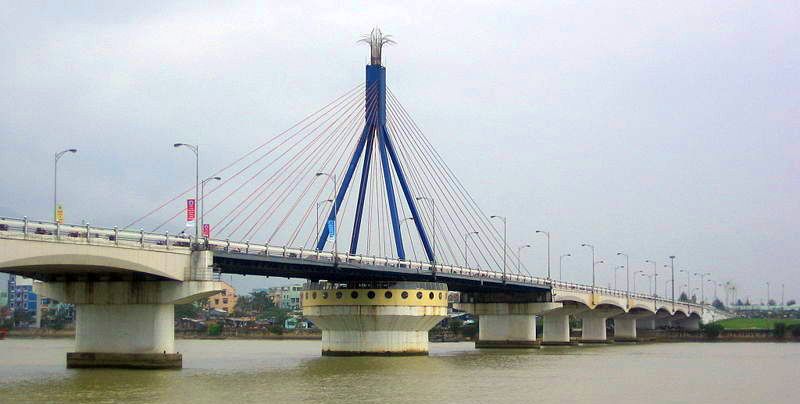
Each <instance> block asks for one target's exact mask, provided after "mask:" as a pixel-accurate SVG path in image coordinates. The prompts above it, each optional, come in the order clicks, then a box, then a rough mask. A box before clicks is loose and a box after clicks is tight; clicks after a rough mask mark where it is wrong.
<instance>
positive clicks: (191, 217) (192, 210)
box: [186, 199, 197, 222]
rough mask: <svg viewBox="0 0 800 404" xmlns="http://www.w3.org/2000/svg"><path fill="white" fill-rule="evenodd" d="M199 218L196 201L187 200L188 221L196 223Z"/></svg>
mask: <svg viewBox="0 0 800 404" xmlns="http://www.w3.org/2000/svg"><path fill="white" fill-rule="evenodd" d="M196 218H197V208H196V205H195V203H194V199H187V200H186V221H187V222H194V221H195V219H196Z"/></svg>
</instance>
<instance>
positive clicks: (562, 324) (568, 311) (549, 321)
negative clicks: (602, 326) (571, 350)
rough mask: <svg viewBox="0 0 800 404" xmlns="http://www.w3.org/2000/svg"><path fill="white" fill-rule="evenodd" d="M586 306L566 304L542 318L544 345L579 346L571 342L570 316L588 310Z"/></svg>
mask: <svg viewBox="0 0 800 404" xmlns="http://www.w3.org/2000/svg"><path fill="white" fill-rule="evenodd" d="M588 309H589V308H588V307H586V306H578V305H575V304H569V303H564V306H563V307H561V308H559V309H555V310H551V311H548V312H547V313H545V314H544V315H543V317H542V328H543V330H542V345H555V346H558V345H577V343H573V342H571V341H570V335H569V334H570V328H569V316H570V315H576V314H577V313H580V312H583V311H586V310H588Z"/></svg>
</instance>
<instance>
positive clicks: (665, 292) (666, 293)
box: [664, 279, 673, 296]
mask: <svg viewBox="0 0 800 404" xmlns="http://www.w3.org/2000/svg"><path fill="white" fill-rule="evenodd" d="M672 283H673V282H672V280H671V279H670V280H668V281H666V282H664V296H669V293H668V292H667V290H668V289H667V285H670V286H671V284H672Z"/></svg>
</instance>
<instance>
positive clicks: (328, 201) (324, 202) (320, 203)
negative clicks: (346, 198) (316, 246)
mask: <svg viewBox="0 0 800 404" xmlns="http://www.w3.org/2000/svg"><path fill="white" fill-rule="evenodd" d="M331 202H333V199H326V200H324V201H319V202H317V224H316V227H315V229H316V230H317V237H319V207H320V205H324V204H326V203H331Z"/></svg>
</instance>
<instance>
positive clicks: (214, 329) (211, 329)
mask: <svg viewBox="0 0 800 404" xmlns="http://www.w3.org/2000/svg"><path fill="white" fill-rule="evenodd" d="M220 334H222V324H211V325H209V326H208V335H212V336H217V335H220Z"/></svg>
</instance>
